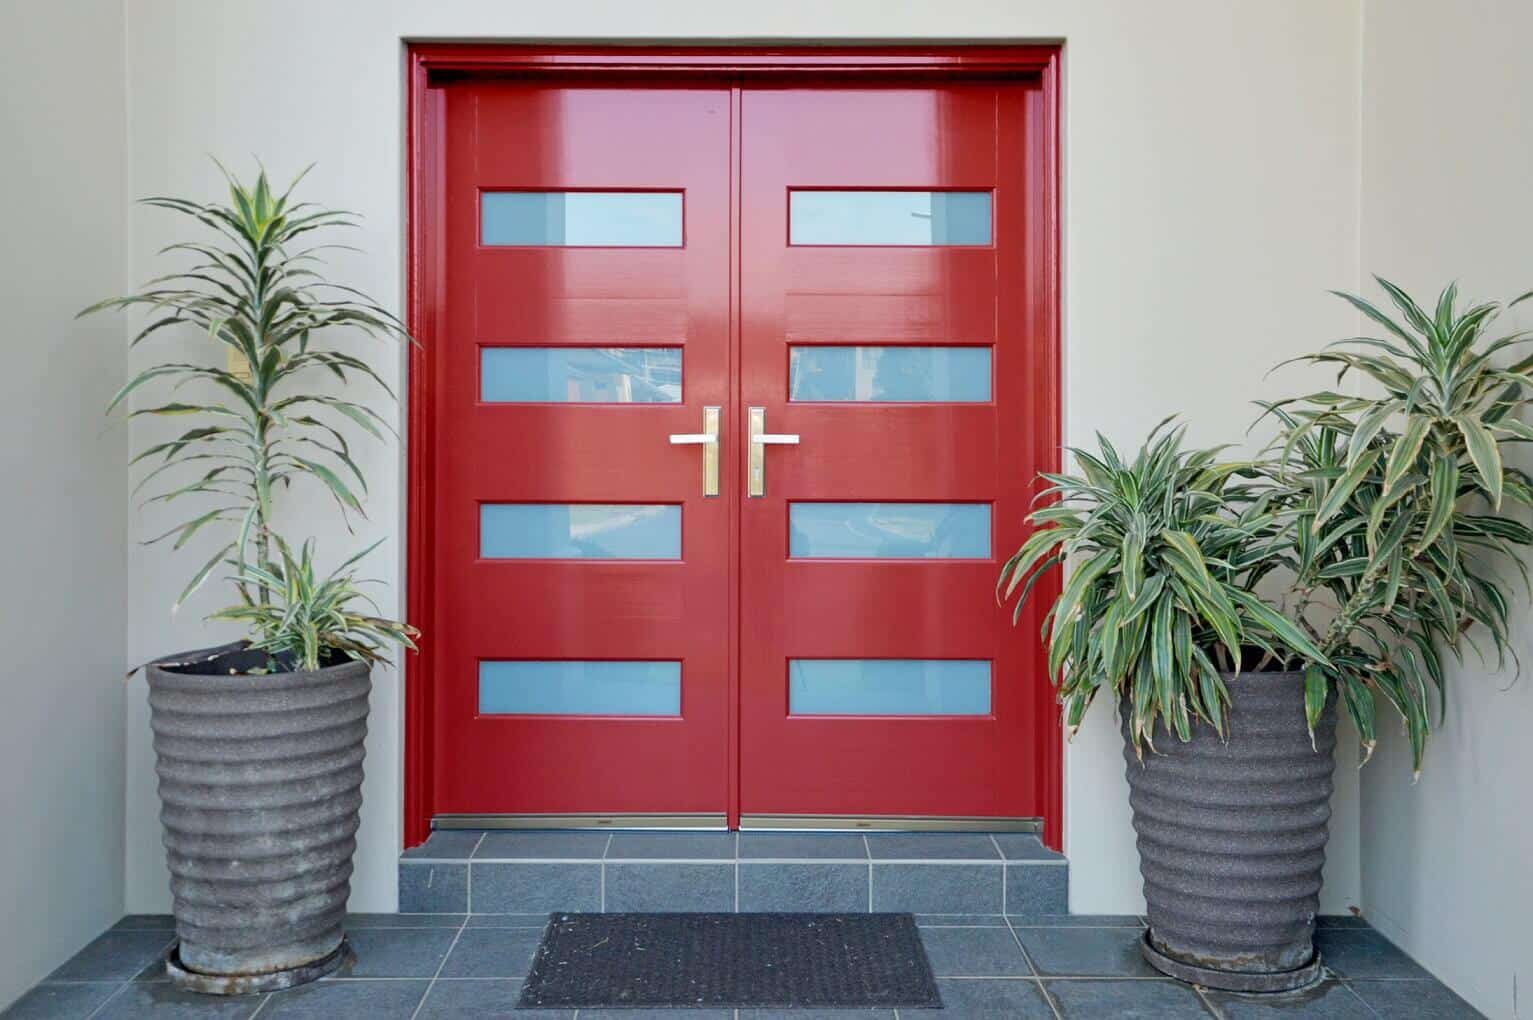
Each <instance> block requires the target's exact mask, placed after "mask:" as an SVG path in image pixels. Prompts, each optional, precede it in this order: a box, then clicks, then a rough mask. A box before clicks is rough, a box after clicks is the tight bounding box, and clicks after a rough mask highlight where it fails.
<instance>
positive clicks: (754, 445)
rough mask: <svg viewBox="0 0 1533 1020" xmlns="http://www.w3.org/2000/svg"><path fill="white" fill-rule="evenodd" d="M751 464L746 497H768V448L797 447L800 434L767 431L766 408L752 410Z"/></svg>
mask: <svg viewBox="0 0 1533 1020" xmlns="http://www.w3.org/2000/svg"><path fill="white" fill-rule="evenodd" d="M749 418H750V457H749V460H750V464H749V471H748V474H749V475H750V481H749V482H748V483H747V486H746V495H748V496H765V495H766V448H767V447H768V446H797V445H798V434H797V433H793V432H788V433H780V432H777V433H774V432H768V431H767V430H766V408H764V407H753V408H751V409H750V414H749Z"/></svg>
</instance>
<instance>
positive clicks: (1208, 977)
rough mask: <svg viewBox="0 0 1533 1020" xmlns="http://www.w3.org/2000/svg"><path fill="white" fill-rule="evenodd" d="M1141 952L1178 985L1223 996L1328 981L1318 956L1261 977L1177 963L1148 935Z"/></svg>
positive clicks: (1292, 989)
mask: <svg viewBox="0 0 1533 1020" xmlns="http://www.w3.org/2000/svg"><path fill="white" fill-rule="evenodd" d="M1139 948H1140V950H1141V951H1142V952H1143V953H1144V958H1145V960H1147V961H1148V962H1149V964H1150V966H1152V967H1154V968H1155V969H1156V970H1158V971H1160V972H1161V973H1162V974H1167V975H1170V976H1171V977H1174V978H1176V979H1177V980H1178V981H1186V982H1187V983H1188V984H1193V985H1202V986H1203V987H1204V988H1217V989H1218V990H1219V991H1222V992H1296V991H1299V990H1300V989H1304V988H1308V987H1310V986H1311V985H1316V984H1319V983H1320V981H1321V980H1322V979H1323V978H1324V977H1325V966H1324V965H1323V964H1322V963H1321V962H1320V954H1319V953H1318V952H1317V953H1315V955H1314V958H1313V959H1311V960H1310V961H1309V963H1306V964H1305V965H1304V966H1302V967H1298V968H1296V969H1294V970H1283V971H1277V972H1274V973H1268V974H1258V973H1245V972H1241V971H1233V970H1216V969H1215V968H1213V967H1198V966H1195V965H1194V964H1190V963H1183V962H1181V961H1180V960H1173V959H1172V958H1171V957H1169V956H1167V955H1166V954H1165V953H1162V952H1161V951H1160V950H1158V949H1156V948H1155V947H1154V946H1153V945H1151V944H1150V933H1149V932H1148V931H1147V932H1145V933H1144V938H1143V939H1142V940H1140V943H1139Z"/></svg>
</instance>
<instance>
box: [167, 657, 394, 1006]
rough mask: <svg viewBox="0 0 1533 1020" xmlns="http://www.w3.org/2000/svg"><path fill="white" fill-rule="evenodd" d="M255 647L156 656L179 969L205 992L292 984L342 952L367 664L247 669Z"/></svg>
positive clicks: (181, 977)
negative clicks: (268, 670) (167, 657)
mask: <svg viewBox="0 0 1533 1020" xmlns="http://www.w3.org/2000/svg"><path fill="white" fill-rule="evenodd" d="M257 661H259V662H265V661H266V657H265V656H264V655H261V656H259V657H257V656H256V655H255V654H254V653H250V652H245V651H242V650H241V649H240V647H239V646H226V647H224V648H221V649H210V650H208V651H207V652H199V653H190V654H189V655H186V656H179V657H177V658H176V659H175V660H174V664H172V660H164V661H162V662H161V663H159V664H155V665H151V666H148V667H146V673H147V675H148V679H149V707H150V725H151V727H152V728H153V730H154V749H155V754H156V757H157V762H156V765H155V771H156V772H157V773H158V774H159V778H160V801H161V813H160V818H161V821H162V822H163V824H164V830H165V831H164V838H165V850H166V860H167V862H168V864H169V866H170V875H171V880H170V889H171V893H172V895H173V897H174V900H175V917H176V933H177V935H178V936H179V938H180V944H179V948H178V951H177V953H175V954H174V955H173V957H172V959H171V961H170V967H169V971H170V974H171V977H172V978H173V979H175V980H176V981H177V983H178V984H181V985H183V986H184V987H188V988H194V989H195V990H197V991H204V992H215V993H220V994H235V993H240V992H249V991H260V990H269V989H272V988H283V987H289V986H291V985H294V984H300V983H302V982H304V981H310V980H313V979H315V978H317V977H320V976H322V975H323V974H325V973H328V972H329V971H330V970H333V969H335V967H336V966H338V965H339V964H340V962H341V960H342V956H343V947H342V939H343V937H344V931H343V921H344V919H345V914H346V900H347V897H348V895H349V894H350V891H351V867H352V865H351V859H352V854H353V852H354V851H355V849H356V838H355V837H356V831H357V824H358V810H359V809H360V807H361V806H362V755H363V746H362V743H363V738H364V737H365V736H366V735H367V710H368V695H369V693H370V692H371V689H372V682H371V677H370V674H369V670H368V667H367V665H366V664H365V663H362V662H345V663H342V664H339V665H335V666H330V667H328V668H325V669H320V670H317V671H314V672H294V673H272V674H266V675H246V674H245V673H243V670H245V669H248V668H250V667H251V666H253V665H255V664H256V663H257ZM231 670H232V671H235V672H231Z"/></svg>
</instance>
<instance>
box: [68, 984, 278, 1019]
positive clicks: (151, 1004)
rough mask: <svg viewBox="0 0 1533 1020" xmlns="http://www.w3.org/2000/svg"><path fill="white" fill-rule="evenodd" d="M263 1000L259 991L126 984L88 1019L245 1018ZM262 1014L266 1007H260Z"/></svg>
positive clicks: (263, 997)
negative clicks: (225, 993)
mask: <svg viewBox="0 0 1533 1020" xmlns="http://www.w3.org/2000/svg"><path fill="white" fill-rule="evenodd" d="M263 1002H265V996H261V995H234V996H229V997H227V998H224V997H222V996H216V995H198V994H196V993H195V992H183V991H180V990H179V989H177V988H175V987H174V986H172V985H171V984H170V983H169V982H164V983H158V984H129V985H124V986H123V989H122V991H120V992H118V993H117V994H116V995H114V996H112V997H111V998H110V999H108V1000H107V1003H106V1005H105V1006H102V1007H101V1009H100V1011H98V1012H97V1013H96V1014H95V1015H94V1016H93V1017H92V1018H91V1020H142V1018H143V1017H152V1018H153V1020H247V1018H249V1017H251V1016H253V1015H255V1011H256V1010H257V1009H260V1007H261V1005H262V1003H263ZM262 1015H263V1016H264V1015H265V1011H264V1010H262Z"/></svg>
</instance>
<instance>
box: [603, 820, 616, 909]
mask: <svg viewBox="0 0 1533 1020" xmlns="http://www.w3.org/2000/svg"><path fill="white" fill-rule="evenodd" d="M615 839H617V833H615V832H609V833H607V842H605V843H603V844H602V848H601V911H600V913H603V914H605V913H606V912H607V855H608V854H610V853H611V852H612V841H613V840H615Z"/></svg>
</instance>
